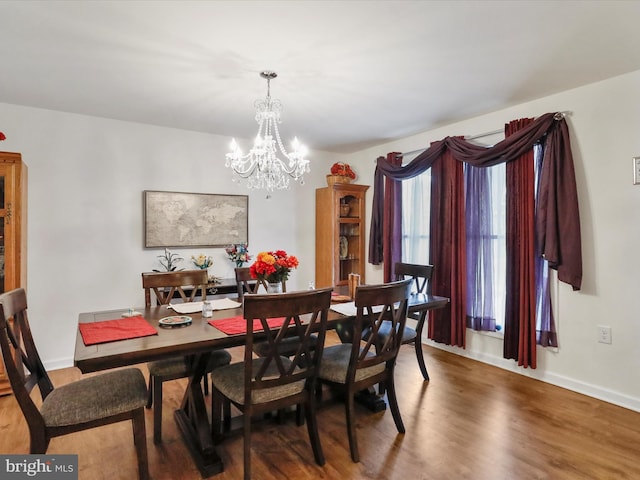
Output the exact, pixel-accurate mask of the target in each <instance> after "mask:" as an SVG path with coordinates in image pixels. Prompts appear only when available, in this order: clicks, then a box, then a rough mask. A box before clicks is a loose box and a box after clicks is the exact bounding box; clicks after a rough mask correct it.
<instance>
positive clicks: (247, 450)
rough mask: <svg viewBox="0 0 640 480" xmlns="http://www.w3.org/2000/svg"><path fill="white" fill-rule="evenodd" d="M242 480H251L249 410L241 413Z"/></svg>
mask: <svg viewBox="0 0 640 480" xmlns="http://www.w3.org/2000/svg"><path fill="white" fill-rule="evenodd" d="M243 423H244V430H243V436H244V480H251V410H250V409H247V410H245V411H244V412H243Z"/></svg>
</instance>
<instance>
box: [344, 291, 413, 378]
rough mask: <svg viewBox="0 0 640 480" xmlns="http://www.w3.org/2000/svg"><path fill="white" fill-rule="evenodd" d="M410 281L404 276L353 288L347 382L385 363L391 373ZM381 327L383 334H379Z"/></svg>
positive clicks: (399, 342) (407, 299) (400, 337)
mask: <svg viewBox="0 0 640 480" xmlns="http://www.w3.org/2000/svg"><path fill="white" fill-rule="evenodd" d="M412 281H413V280H411V279H405V280H400V281H397V282H391V283H385V284H381V285H365V286H359V287H358V288H357V289H356V298H355V305H356V312H357V313H356V320H355V322H354V325H353V340H352V348H351V358H350V361H349V368H348V371H347V383H353V382H354V380H355V378H356V372H357V371H358V370H360V369H365V368H369V367H374V366H376V365H379V364H382V363H386V369H387V370H389V371H390V372H391V374H392V373H393V366H394V365H395V360H396V357H397V356H398V351H399V350H400V345H401V343H402V333H403V331H404V327H405V324H406V321H407V309H408V304H409V295H410V293H411V283H412ZM383 326H384V330H385V335H379V330H380V328H381V327H383ZM363 331H366V332H367V338H366V340H363V337H362V333H363Z"/></svg>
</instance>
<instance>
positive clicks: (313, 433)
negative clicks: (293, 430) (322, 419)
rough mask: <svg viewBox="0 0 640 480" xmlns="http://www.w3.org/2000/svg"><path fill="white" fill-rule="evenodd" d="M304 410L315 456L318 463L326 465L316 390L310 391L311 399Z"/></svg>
mask: <svg viewBox="0 0 640 480" xmlns="http://www.w3.org/2000/svg"><path fill="white" fill-rule="evenodd" d="M299 407H300V405H299ZM303 410H304V412H305V414H306V417H307V431H308V432H309V441H310V442H311V448H312V449H313V456H314V457H315V459H316V463H317V464H318V465H320V466H322V465H324V462H325V460H324V452H323V451H322V444H321V443H320V435H319V434H318V422H317V419H316V399H315V392H313V391H310V392H309V400H308V402H307V403H306V405H305V407H303Z"/></svg>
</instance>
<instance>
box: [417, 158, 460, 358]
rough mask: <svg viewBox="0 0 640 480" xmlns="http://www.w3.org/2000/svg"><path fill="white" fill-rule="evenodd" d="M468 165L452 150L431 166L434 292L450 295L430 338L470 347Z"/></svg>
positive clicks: (433, 320) (435, 314) (432, 319)
mask: <svg viewBox="0 0 640 480" xmlns="http://www.w3.org/2000/svg"><path fill="white" fill-rule="evenodd" d="M464 203H465V202H464V166H463V164H462V162H458V161H457V160H456V159H455V158H454V157H453V154H452V153H451V152H450V151H445V152H443V154H442V156H441V157H440V158H438V159H436V160H435V162H433V165H432V166H431V224H430V233H429V236H430V239H429V258H430V263H431V264H432V265H437V267H436V268H435V269H434V271H433V278H432V280H431V282H432V283H431V284H432V289H433V292H438V293H437V294H438V295H442V296H445V297H449V298H450V299H451V302H450V303H449V305H447V306H446V307H445V308H444V309H438V310H433V311H432V312H430V314H429V323H428V327H427V332H428V337H429V338H431V339H433V340H435V341H436V342H440V343H445V344H447V345H455V346H458V347H463V348H464V347H465V346H466V333H467V324H466V310H467V309H466V298H467V294H466V269H467V267H466V256H465V249H466V244H467V241H466V228H465V214H464Z"/></svg>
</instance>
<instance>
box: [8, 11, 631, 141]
mask: <svg viewBox="0 0 640 480" xmlns="http://www.w3.org/2000/svg"><path fill="white" fill-rule="evenodd" d="M639 20H640V1H528V0H520V1H475V0H474V1H466V0H460V1H443V2H441V1H365V0H361V1H344V0H343V1H304V0H298V1H152V0H147V1H81V0H74V1H7V0H4V1H0V103H12V104H19V105H27V106H34V107H41V108H46V109H53V110H62V111H67V112H75V113H81V114H87V115H94V116H100V117H107V118H114V119H120V120H128V121H133V122H142V123H148V124H154V125H162V126H167V127H175V128H181V129H186V130H194V131H200V132H207V133H215V134H220V135H223V136H229V137H232V136H234V137H244V138H252V137H253V136H255V134H256V133H257V127H256V124H255V121H254V119H253V117H254V110H253V102H254V100H256V99H259V98H264V97H265V95H266V81H265V80H263V79H262V78H260V76H259V72H260V71H262V70H274V71H276V72H277V73H278V75H279V76H278V78H277V79H275V80H274V81H272V82H271V95H272V97H273V98H278V99H280V100H281V101H282V103H283V106H284V110H283V112H282V125H281V132H282V135H283V140H284V141H285V143H286V142H287V141H288V139H290V138H291V137H292V136H293V135H296V136H298V137H299V138H300V140H301V141H303V142H304V143H305V144H306V145H307V146H308V147H309V148H310V149H312V150H313V149H322V150H327V151H334V152H345V153H348V152H353V151H355V150H358V149H362V148H365V147H369V146H373V145H376V144H381V143H384V142H387V141H389V140H392V139H395V138H399V137H403V136H407V135H410V134H413V133H417V132H421V131H425V130H429V129H432V128H434V127H437V126H440V125H443V124H447V123H450V122H453V121H457V120H461V119H465V118H469V117H473V116H476V115H479V114H483V113H486V112H490V111H494V110H499V109H502V108H504V107H506V106H509V105H515V104H518V103H522V102H525V101H529V100H533V99H536V98H539V97H543V96H547V95H550V94H553V93H555V92H559V91H562V90H567V89H570V88H573V87H578V86H581V85H585V84H588V83H592V82H596V81H599V80H603V79H605V78H609V77H612V76H616V75H620V74H623V73H627V72H631V71H634V70H638V69H640V22H639ZM562 108H563V106H562V105H558V109H562Z"/></svg>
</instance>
